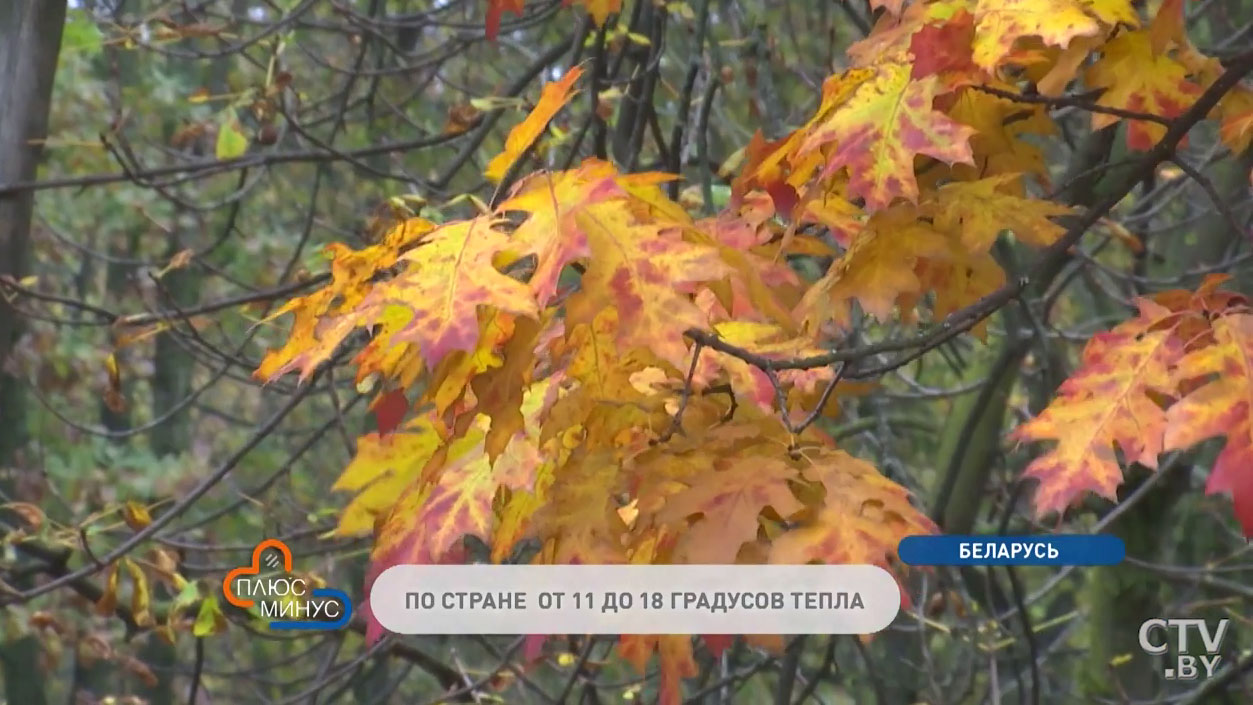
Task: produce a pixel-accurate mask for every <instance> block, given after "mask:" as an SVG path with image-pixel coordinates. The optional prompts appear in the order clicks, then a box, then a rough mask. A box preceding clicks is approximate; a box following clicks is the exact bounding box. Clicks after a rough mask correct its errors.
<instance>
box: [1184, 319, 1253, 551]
mask: <svg viewBox="0 0 1253 705" xmlns="http://www.w3.org/2000/svg"><path fill="white" fill-rule="evenodd" d="M1213 326H1214V337H1215V342H1214V344H1213V345H1210V346H1207V347H1203V348H1201V349H1199V350H1196V351H1194V352H1191V353H1189V354H1188V355H1186V356H1185V357H1184V358H1183V359H1182V360H1180V361H1179V374H1180V376H1181V378H1183V379H1196V378H1201V379H1210V380H1211V381H1209V382H1208V383H1207V384H1205V385H1204V386H1202V387H1201V388H1199V389H1196V390H1195V391H1193V392H1192V393H1190V394H1188V395H1187V396H1185V397H1184V398H1183V399H1181V400H1179V402H1178V403H1176V404H1175V405H1173V406H1171V407H1170V409H1169V410H1168V411H1167V412H1166V437H1165V442H1164V449H1165V450H1178V449H1183V448H1187V447H1189V446H1192V445H1194V444H1196V443H1199V442H1200V441H1202V440H1205V439H1206V438H1211V437H1213V436H1223V437H1225V438H1226V443H1225V444H1224V445H1223V449H1222V451H1221V452H1220V453H1219V454H1218V458H1217V459H1216V460H1215V461H1214V468H1213V470H1211V471H1210V476H1209V480H1208V481H1207V482H1206V484H1205V492H1206V493H1207V494H1218V493H1228V494H1230V495H1231V496H1232V498H1233V500H1234V502H1235V511H1236V517H1237V518H1238V519H1239V520H1240V526H1241V527H1242V528H1243V530H1244V535H1245V537H1246V538H1253V315H1251V314H1248V313H1243V312H1241V313H1233V314H1230V315H1227V316H1222V317H1220V318H1218V319H1216V320H1215V321H1214V323H1213ZM1214 375H1217V377H1213V376H1214ZM1211 378H1212V379H1211Z"/></svg>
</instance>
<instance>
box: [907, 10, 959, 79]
mask: <svg viewBox="0 0 1253 705" xmlns="http://www.w3.org/2000/svg"><path fill="white" fill-rule="evenodd" d="M974 38H975V21H974V17H972V16H971V14H970V13H969V12H966V11H965V10H962V11H960V12H958V13H957V14H956V15H954V16H953V18H952V19H951V20H949V21H948V22H945V23H944V24H929V25H926V26H925V27H923V28H922V29H920V30H918V32H917V33H916V34H914V36H913V39H912V40H911V41H910V44H909V51H910V53H912V54H913V55H914V71H913V74H912V77H913V78H915V79H918V78H926V77H927V76H933V75H935V74H937V73H942V72H944V71H959V70H968V69H974V68H975V65H974V61H973V59H972V53H971V42H973V41H974Z"/></svg>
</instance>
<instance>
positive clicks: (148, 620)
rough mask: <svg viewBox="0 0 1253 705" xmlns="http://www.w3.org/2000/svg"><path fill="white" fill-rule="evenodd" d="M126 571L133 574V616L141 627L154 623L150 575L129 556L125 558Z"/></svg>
mask: <svg viewBox="0 0 1253 705" xmlns="http://www.w3.org/2000/svg"><path fill="white" fill-rule="evenodd" d="M122 561H123V562H124V563H125V564H126V572H127V573H129V574H130V576H131V617H132V618H133V619H134V620H135V624H138V625H139V626H141V627H147V626H150V625H152V623H153V620H152V612H151V611H150V605H151V603H152V600H151V597H150V595H151V593H150V591H149V589H148V576H146V575H144V571H143V570H142V569H141V568H140V567H139V566H138V565H136V564H135V562H134V561H132V560H130V559H129V558H123V559H122Z"/></svg>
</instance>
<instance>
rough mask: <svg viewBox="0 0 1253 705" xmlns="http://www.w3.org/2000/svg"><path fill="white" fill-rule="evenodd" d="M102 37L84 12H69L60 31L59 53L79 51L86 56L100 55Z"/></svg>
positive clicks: (102, 42)
mask: <svg viewBox="0 0 1253 705" xmlns="http://www.w3.org/2000/svg"><path fill="white" fill-rule="evenodd" d="M103 46H104V36H103V35H102V34H100V28H99V27H97V26H96V23H95V21H93V20H92V19H91V14H90V13H88V12H87V11H86V10H70V13H69V21H67V22H66V23H65V29H64V30H62V37H61V51H62V52H63V53H64V52H73V51H79V52H82V53H83V54H86V55H88V56H91V55H94V54H98V53H100V49H101V47H103Z"/></svg>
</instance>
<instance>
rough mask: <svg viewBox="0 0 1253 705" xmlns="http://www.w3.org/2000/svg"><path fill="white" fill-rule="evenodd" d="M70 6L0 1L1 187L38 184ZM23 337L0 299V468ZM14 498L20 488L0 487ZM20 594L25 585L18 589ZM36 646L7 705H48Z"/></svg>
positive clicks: (11, 214) (16, 198) (9, 434)
mask: <svg viewBox="0 0 1253 705" xmlns="http://www.w3.org/2000/svg"><path fill="white" fill-rule="evenodd" d="M64 26H65V0H5V1H4V2H0V184H9V183H15V182H20V181H29V180H31V179H33V178H35V175H36V170H37V168H38V166H39V159H40V156H41V155H42V152H43V141H42V140H43V138H44V137H46V136H47V130H48V107H49V102H50V101H51V98H52V81H53V78H54V77H55V76H56V68H57V55H58V53H59V52H60V50H61V31H62V29H63V28H64ZM33 205H34V194H33V193H31V192H25V193H14V194H9V195H7V196H0V277H14V278H16V279H20V278H21V277H23V276H25V274H26V263H27V253H28V251H29V242H30V221H31V212H32V209H33ZM20 334H21V322H20V320H19V318H18V315H17V311H16V310H14V309H13V308H12V307H10V306H9V305H8V304H7V303H6V302H5V301H4V300H3V299H0V428H2V429H4V432H3V433H0V467H7V468H12V467H14V466H16V465H18V464H19V463H20V461H21V459H20V458H19V452H18V451H19V449H20V448H21V447H22V445H23V444H24V443H25V439H26V422H25V413H24V402H23V391H22V388H21V383H22V382H21V380H20V379H19V378H18V377H17V376H16V375H14V374H13V371H12V367H11V363H12V362H13V360H12V357H13V349H14V347H15V346H16V344H17V340H18V336H19V335H20ZM0 483H2V484H3V487H0V489H3V490H4V491H5V492H6V494H8V495H9V496H10V497H12V496H13V490H14V489H15V488H14V486H13V483H12V480H11V479H9V478H8V477H7V476H6V478H5V479H4V480H0ZM17 587H22V586H20V585H19V586H17ZM38 656H39V643H38V641H37V640H35V639H34V638H33V637H29V636H26V637H18V638H14V639H10V640H9V641H6V642H5V643H3V644H0V672H2V673H3V675H4V694H5V698H6V699H7V701H8V702H10V703H23V705H44V703H46V702H47V697H46V694H45V693H44V689H43V682H44V680H45V679H43V678H41V677H40V676H39V675H38V672H39V671H38Z"/></svg>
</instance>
